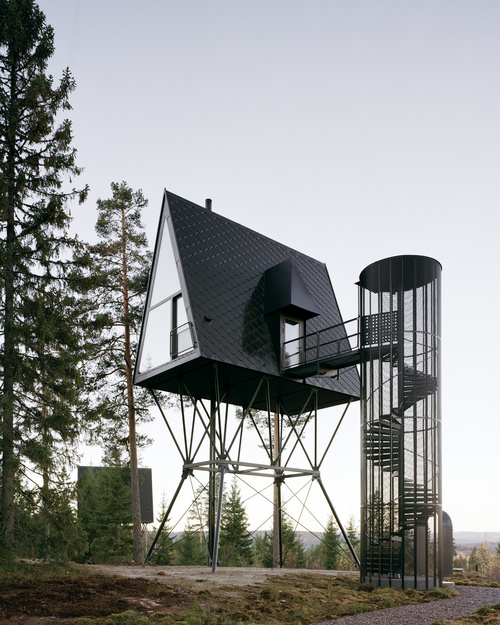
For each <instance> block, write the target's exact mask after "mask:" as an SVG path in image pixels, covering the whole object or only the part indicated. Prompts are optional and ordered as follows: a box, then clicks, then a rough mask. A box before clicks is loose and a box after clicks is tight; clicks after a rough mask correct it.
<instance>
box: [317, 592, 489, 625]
mask: <svg viewBox="0 0 500 625" xmlns="http://www.w3.org/2000/svg"><path fill="white" fill-rule="evenodd" d="M455 588H456V590H458V591H459V593H460V596H459V597H453V599H445V600H443V601H432V602H431V603H424V604H421V605H408V606H403V607H401V608H387V609H385V610H377V611H376V612H364V613H363V614H353V615H352V616H342V617H341V618H338V619H335V620H334V621H325V623H321V625H428V624H429V623H432V622H433V621H434V620H435V619H436V618H437V617H439V618H441V619H443V620H451V619H454V618H457V617H458V616H466V615H468V614H472V612H475V611H476V610H479V608H482V607H484V606H486V605H494V604H496V603H500V588H484V587H479V586H455Z"/></svg>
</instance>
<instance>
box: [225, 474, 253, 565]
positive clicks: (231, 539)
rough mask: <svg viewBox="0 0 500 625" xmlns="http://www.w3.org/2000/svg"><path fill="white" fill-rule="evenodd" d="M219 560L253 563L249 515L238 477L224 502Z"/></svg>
mask: <svg viewBox="0 0 500 625" xmlns="http://www.w3.org/2000/svg"><path fill="white" fill-rule="evenodd" d="M219 560H220V561H221V563H222V564H223V565H224V566H251V564H252V539H251V538H250V535H249V532H248V517H247V514H246V511H245V507H244V505H243V502H242V501H241V493H240V489H239V488H238V484H237V482H236V479H233V480H232V482H231V486H230V490H229V495H228V496H227V497H226V498H225V500H224V502H223V509H222V519H221V533H220V541H219Z"/></svg>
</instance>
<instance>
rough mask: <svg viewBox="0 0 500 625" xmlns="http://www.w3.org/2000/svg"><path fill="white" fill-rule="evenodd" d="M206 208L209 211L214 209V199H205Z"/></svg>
mask: <svg viewBox="0 0 500 625" xmlns="http://www.w3.org/2000/svg"><path fill="white" fill-rule="evenodd" d="M205 208H206V209H207V210H209V211H211V210H212V200H211V199H210V198H207V199H206V200H205Z"/></svg>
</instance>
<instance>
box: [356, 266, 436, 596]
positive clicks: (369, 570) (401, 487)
mask: <svg viewBox="0 0 500 625" xmlns="http://www.w3.org/2000/svg"><path fill="white" fill-rule="evenodd" d="M440 282H441V265H440V264H439V263H438V262H437V261H436V260H434V259H432V258H427V257H423V256H396V257H393V258H387V259H384V260H381V261H379V262H376V263H373V264H372V265H370V266H368V267H367V268H366V269H364V271H363V272H362V273H361V276H360V282H359V288H360V315H361V354H362V362H361V385H362V426H361V429H362V435H361V441H362V454H361V458H362V460H361V462H362V467H361V475H362V485H361V489H362V494H361V579H362V581H367V582H371V583H375V584H378V585H382V586H385V585H388V586H393V587H396V588H418V589H423V588H430V587H434V586H439V585H440V583H441V581H442V579H441V577H442V576H441V566H440V549H439V537H440V525H441V487H440V457H441V451H440V440H441V415H440V398H439V381H440Z"/></svg>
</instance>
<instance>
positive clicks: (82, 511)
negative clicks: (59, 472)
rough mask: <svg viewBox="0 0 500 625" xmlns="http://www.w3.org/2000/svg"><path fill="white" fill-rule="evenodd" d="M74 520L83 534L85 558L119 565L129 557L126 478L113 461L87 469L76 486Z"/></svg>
mask: <svg viewBox="0 0 500 625" xmlns="http://www.w3.org/2000/svg"><path fill="white" fill-rule="evenodd" d="M78 489H79V494H78V501H79V505H78V519H79V522H80V524H81V527H82V528H83V530H84V531H85V532H86V535H87V539H88V544H89V547H88V551H87V553H86V554H85V559H86V560H88V559H90V560H92V561H93V562H94V563H104V562H122V561H126V560H130V557H131V555H132V534H131V531H130V524H131V521H132V516H131V513H130V477H129V472H128V469H127V467H125V466H124V465H123V464H122V463H121V462H120V460H119V459H117V458H115V460H114V461H112V463H111V464H110V465H107V466H103V467H98V468H96V469H92V468H89V469H88V470H87V471H86V472H85V473H84V475H83V476H82V477H81V479H80V481H79V485H78Z"/></svg>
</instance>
